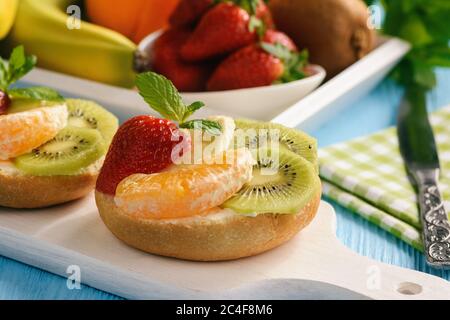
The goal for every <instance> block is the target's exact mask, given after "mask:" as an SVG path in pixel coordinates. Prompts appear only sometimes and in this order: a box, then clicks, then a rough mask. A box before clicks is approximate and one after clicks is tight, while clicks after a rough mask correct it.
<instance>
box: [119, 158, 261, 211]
mask: <svg viewBox="0 0 450 320" xmlns="http://www.w3.org/2000/svg"><path fill="white" fill-rule="evenodd" d="M225 160H226V161H225ZM252 167H253V158H252V155H251V153H250V152H249V151H248V150H232V151H228V152H226V153H224V154H223V157H218V159H216V162H215V163H212V164H199V165H180V166H172V167H171V168H170V169H169V170H167V171H164V172H161V173H156V174H150V175H145V174H136V175H132V176H130V177H128V178H126V179H124V180H123V181H122V182H121V183H120V184H119V185H118V187H117V190H116V197H115V202H116V205H117V206H118V207H119V208H121V209H122V210H124V212H127V213H128V214H129V215H131V216H134V217H139V218H143V219H172V218H183V217H189V216H194V215H198V214H202V213H205V212H207V211H209V210H211V209H213V208H215V207H217V206H219V205H221V204H222V203H223V202H224V201H226V200H227V199H229V198H230V197H232V196H233V195H234V194H235V193H236V192H237V191H239V190H240V189H241V188H242V186H243V185H244V184H245V183H246V182H248V181H250V179H251V177H252Z"/></svg>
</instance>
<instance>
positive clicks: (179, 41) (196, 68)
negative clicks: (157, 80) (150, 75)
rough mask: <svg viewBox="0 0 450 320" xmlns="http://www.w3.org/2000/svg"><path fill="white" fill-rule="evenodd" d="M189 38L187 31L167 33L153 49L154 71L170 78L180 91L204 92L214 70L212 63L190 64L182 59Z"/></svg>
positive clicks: (175, 29)
mask: <svg viewBox="0 0 450 320" xmlns="http://www.w3.org/2000/svg"><path fill="white" fill-rule="evenodd" d="M189 36H190V31H189V30H187V29H180V28H174V29H169V30H167V31H165V32H164V33H163V34H162V35H161V36H160V37H159V38H158V40H157V41H156V43H155V46H154V48H153V66H152V69H153V70H154V71H156V72H158V73H160V74H162V75H164V76H166V77H167V78H169V79H170V80H171V81H172V82H173V84H174V85H175V86H176V87H177V89H178V90H180V91H183V92H195V91H204V90H205V89H206V82H207V80H208V78H209V76H210V75H211V73H212V69H213V68H212V66H211V64H210V63H190V62H185V61H183V60H182V59H181V57H180V49H181V47H182V46H183V44H184V43H185V42H186V40H187V39H188V38H189Z"/></svg>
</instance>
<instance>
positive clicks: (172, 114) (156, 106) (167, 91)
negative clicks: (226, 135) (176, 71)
mask: <svg viewBox="0 0 450 320" xmlns="http://www.w3.org/2000/svg"><path fill="white" fill-rule="evenodd" d="M136 86H137V88H138V89H139V94H140V95H141V96H142V98H144V101H145V102H147V103H148V105H149V106H150V107H151V108H152V109H153V110H155V111H156V112H158V113H159V114H160V115H161V116H163V117H164V118H166V119H168V120H172V121H175V122H178V124H179V126H180V128H186V129H202V130H204V131H206V132H208V133H210V134H211V135H216V136H217V135H220V132H221V130H222V128H221V126H220V124H219V123H217V122H214V121H209V120H192V121H187V120H188V118H189V117H191V116H192V115H193V114H194V113H195V112H196V111H197V110H199V109H201V108H202V107H204V106H205V104H204V103H203V102H200V101H197V102H194V103H192V104H190V105H186V104H184V102H183V99H182V98H181V95H180V93H179V92H178V90H177V88H176V87H175V86H174V85H173V83H172V81H170V80H169V79H167V78H166V77H164V76H163V75H160V74H157V73H154V72H145V73H141V74H138V75H137V76H136Z"/></svg>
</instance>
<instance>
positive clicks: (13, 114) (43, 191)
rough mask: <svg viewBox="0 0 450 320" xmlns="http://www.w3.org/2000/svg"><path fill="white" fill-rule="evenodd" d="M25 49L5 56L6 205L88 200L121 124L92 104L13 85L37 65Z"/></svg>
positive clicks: (0, 85)
mask: <svg viewBox="0 0 450 320" xmlns="http://www.w3.org/2000/svg"><path fill="white" fill-rule="evenodd" d="M35 63H36V58H35V57H34V56H26V55H25V52H24V48H23V47H22V46H20V47H17V48H16V49H14V50H13V52H12V54H11V57H10V59H9V61H6V60H3V59H1V58H0V206H3V207H11V208H41V207H47V206H51V205H56V204H60V203H64V202H68V201H71V200H75V199H78V198H81V197H83V196H85V195H86V194H87V193H89V192H91V191H92V190H93V189H94V187H95V182H96V179H97V176H98V173H99V171H100V168H101V166H102V163H103V159H104V156H105V154H106V151H107V149H108V146H109V144H110V141H111V139H112V137H113V136H114V134H115V132H116V131H117V128H118V120H117V118H116V117H115V116H114V115H112V114H111V113H109V112H107V111H106V110H105V109H103V108H102V107H100V106H99V105H97V104H95V103H94V102H91V101H85V100H75V99H67V100H65V99H64V98H63V97H62V96H61V95H59V94H58V93H57V92H56V91H54V90H52V89H49V88H44V87H31V88H14V87H12V84H13V83H14V82H15V81H17V80H18V79H20V78H21V77H22V76H24V75H25V74H26V73H28V72H29V71H30V70H31V69H32V68H33V67H34V65H35Z"/></svg>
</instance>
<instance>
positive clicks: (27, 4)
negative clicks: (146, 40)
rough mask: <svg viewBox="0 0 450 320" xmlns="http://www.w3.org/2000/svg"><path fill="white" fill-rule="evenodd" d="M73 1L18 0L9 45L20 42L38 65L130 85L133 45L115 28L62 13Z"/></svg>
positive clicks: (112, 83)
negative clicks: (111, 28)
mask: <svg viewBox="0 0 450 320" xmlns="http://www.w3.org/2000/svg"><path fill="white" fill-rule="evenodd" d="M0 1H4V0H0ZM6 1H8V0H6ZM73 3H74V1H73V0H40V1H36V0H20V1H19V8H18V11H17V17H16V22H15V24H14V27H13V28H12V30H11V36H10V38H11V41H12V46H15V45H18V44H23V45H24V46H25V48H26V50H27V52H28V53H30V54H34V55H36V56H37V57H38V65H39V66H40V67H43V68H46V69H50V70H54V71H58V72H62V73H67V74H71V75H74V76H77V77H81V78H87V79H90V80H94V81H99V82H103V83H107V84H111V85H115V86H121V87H128V88H130V87H133V86H134V78H135V72H134V62H135V53H136V51H137V47H136V45H135V44H134V43H133V42H132V41H131V40H129V39H127V38H126V37H124V36H122V35H121V34H119V33H117V32H115V31H112V30H109V29H106V28H103V27H100V26H97V25H94V24H91V23H88V22H86V21H80V20H74V19H73V17H71V15H70V14H69V13H66V11H68V10H67V9H68V7H69V6H70V5H72V4H73ZM75 9H76V7H75ZM82 18H83V17H82ZM77 23H78V25H77ZM78 27H79V28H78Z"/></svg>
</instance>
